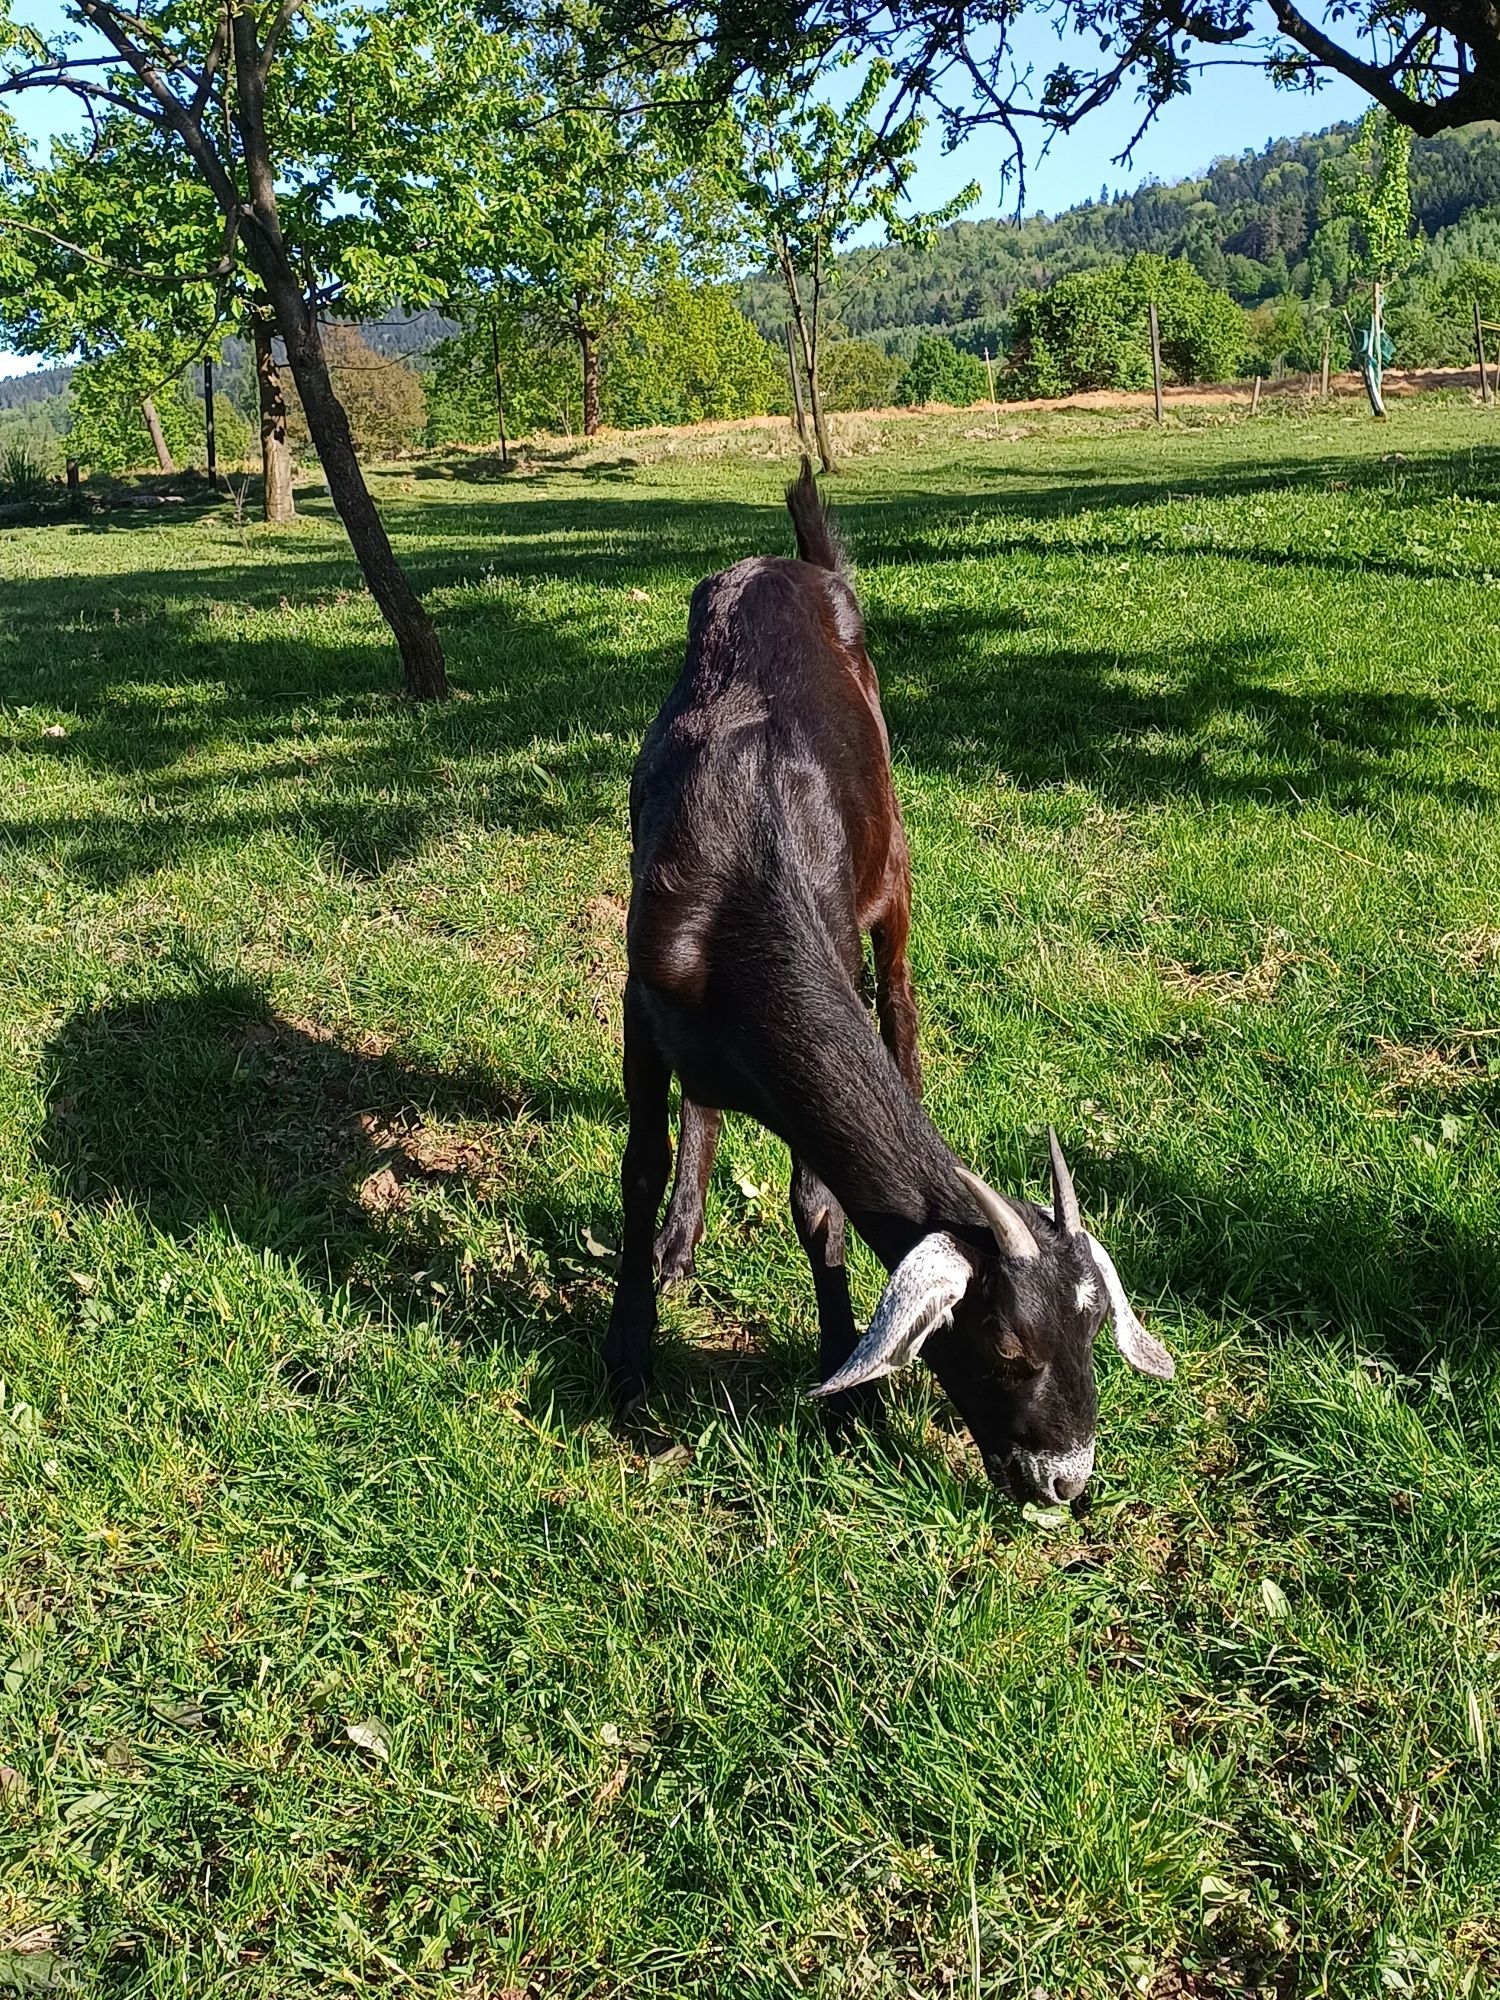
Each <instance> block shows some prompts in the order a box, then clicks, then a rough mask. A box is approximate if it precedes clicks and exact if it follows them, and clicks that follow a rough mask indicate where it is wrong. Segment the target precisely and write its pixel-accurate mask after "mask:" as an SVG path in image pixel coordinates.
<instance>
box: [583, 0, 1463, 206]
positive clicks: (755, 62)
mask: <svg viewBox="0 0 1500 2000" xmlns="http://www.w3.org/2000/svg"><path fill="white" fill-rule="evenodd" d="M603 18H604V24H605V27H606V29H607V35H608V41H607V47H608V48H609V49H611V50H615V49H617V47H618V45H619V44H620V42H621V41H624V42H625V43H627V44H628V45H630V46H633V47H634V48H636V49H637V50H641V49H651V48H656V47H663V46H671V47H673V48H674V49H677V50H679V51H680V49H681V48H682V46H683V43H684V41H685V39H689V38H690V39H691V40H692V42H693V43H694V45H695V46H696V47H698V48H700V49H702V50H703V51H704V52H705V53H706V54H707V56H708V60H709V67H710V69H711V71H712V72H713V74H714V75H715V76H716V77H717V79H718V81H719V84H720V87H721V88H726V89H727V88H728V87H729V86H730V84H731V83H732V82H733V81H734V80H736V79H743V78H745V77H746V76H748V75H753V74H755V73H757V72H760V73H763V72H765V71H766V70H768V69H769V70H771V71H773V72H774V71H775V70H776V69H777V68H778V66H780V67H781V68H782V69H783V70H785V69H786V68H787V67H788V66H789V63H788V56H787V52H788V51H796V52H798V60H799V61H805V59H806V58H805V54H804V52H805V51H806V50H807V49H808V48H809V47H810V46H811V47H815V48H816V49H817V51H818V54H819V56H820V57H822V58H825V59H826V58H828V57H830V56H834V55H844V56H849V57H856V58H859V59H861V60H868V59H870V58H872V57H878V58H879V59H880V60H882V61H884V62H887V63H889V64H890V66H891V71H892V80H893V86H894V92H895V101H896V105H897V110H898V115H899V112H900V111H902V110H906V109H911V108H914V107H916V106H918V105H920V104H924V103H925V104H929V105H934V106H935V107H936V108H937V110H938V113H939V116H940V118H941V121H942V124H943V127H944V132H945V136H946V137H947V138H948V139H950V140H953V139H957V138H958V137H960V136H962V135H963V134H964V133H966V132H972V131H974V130H976V129H978V128H980V127H985V126H989V127H993V128H996V129H998V130H999V131H1000V132H1001V133H1002V134H1003V135H1004V137H1005V139H1006V141H1007V143H1008V145H1009V147H1010V164H1011V166H1012V167H1013V168H1014V169H1015V170H1016V171H1017V172H1018V173H1020V174H1021V175H1022V188H1021V191H1022V192H1023V193H1024V161H1025V150H1026V139H1027V136H1028V134H1034V135H1035V136H1036V137H1037V138H1038V139H1039V140H1042V141H1045V140H1046V139H1048V138H1050V137H1052V136H1054V135H1056V134H1057V133H1060V132H1067V131H1071V130H1072V129H1073V128H1074V127H1075V126H1077V125H1078V124H1079V123H1080V122H1081V121H1082V120H1084V119H1086V118H1087V117H1088V116H1089V114H1090V113H1091V112H1093V111H1095V110H1097V109H1098V108H1099V107H1100V106H1102V105H1104V104H1106V103H1108V102H1109V101H1110V100H1111V99H1112V98H1114V97H1115V96H1116V95H1117V94H1119V93H1120V92H1121V91H1127V92H1133V93H1134V94H1135V95H1136V96H1137V97H1138V99H1139V101H1140V103H1141V107H1142V109H1141V118H1140V124H1139V126H1138V128H1137V131H1136V133H1135V136H1134V138H1133V139H1132V140H1131V141H1130V142H1129V143H1128V144H1127V146H1126V148H1125V151H1124V153H1122V154H1121V155H1120V156H1119V158H1120V159H1121V160H1124V159H1127V158H1128V157H1129V154H1130V152H1131V150H1132V148H1133V146H1134V143H1135V139H1138V138H1139V137H1140V134H1141V132H1142V131H1144V130H1145V128H1146V127H1147V126H1148V125H1149V124H1150V123H1151V121H1152V120H1153V119H1154V118H1155V117H1156V115H1157V113H1158V112H1159V111H1160V110H1161V108H1162V106H1163V105H1165V104H1167V103H1169V102H1170V101H1171V100H1172V99H1174V98H1176V97H1180V96H1182V95H1183V94H1184V93H1186V92H1187V91H1188V90H1189V89H1190V88H1191V86H1192V82H1193V78H1194V76H1195V74H1196V72H1197V70H1198V68H1199V67H1200V66H1201V65H1202V64H1203V63H1204V62H1205V61H1210V60H1211V61H1213V62H1214V63H1215V64H1216V65H1219V66H1222V65H1223V64H1224V63H1225V62H1228V61H1236V60H1238V61H1240V62H1243V63H1245V64H1246V65H1256V66H1261V67H1264V68H1265V69H1266V70H1268V71H1269V73H1270V74H1271V75H1272V77H1273V78H1274V79H1275V80H1276V81H1277V82H1278V83H1279V84H1282V85H1284V86H1287V87H1291V88H1305V89H1308V90H1312V89H1316V88H1317V86H1318V85H1319V83H1321V82H1322V81H1324V80H1325V79H1326V78H1327V77H1328V76H1329V75H1338V76H1343V77H1346V78H1348V79H1349V80H1351V81H1352V82H1354V83H1356V84H1358V85H1359V87H1360V88H1361V89H1362V90H1364V91H1365V92H1367V93H1368V95H1369V96H1370V97H1371V98H1372V99H1373V100H1374V101H1375V102H1376V103H1377V104H1378V105H1379V106H1380V107H1381V108H1382V109H1384V110H1385V111H1387V112H1389V113H1390V115H1391V116H1392V117H1393V118H1394V119H1396V120H1397V121H1398V122H1399V123H1401V124H1402V125H1404V126H1406V127H1408V128H1409V129H1410V130H1411V131H1413V132H1416V133H1420V134H1431V133H1435V132H1441V131H1445V130H1447V129H1450V128H1452V127H1455V126H1460V125H1470V124H1474V123H1476V122H1479V121H1483V120H1486V119H1500V15H1497V12H1496V6H1495V0H1422V4H1420V5H1412V4H1408V3H1407V0H1394V4H1392V0H1321V4H1319V5H1317V6H1314V7H1312V8H1310V9H1308V8H1306V7H1305V0H1304V5H1299V4H1298V0H1266V5H1265V6H1264V8H1258V7H1256V6H1254V5H1253V4H1252V0H1193V4H1191V5H1184V4H1183V0H844V4H843V5H841V6H839V7H838V8H836V9H829V8H826V7H822V6H819V5H815V4H814V0H608V5H607V7H606V11H605V14H604V17H603ZM1039 22H1040V23H1042V24H1050V25H1051V26H1052V27H1054V28H1056V29H1057V30H1058V32H1059V35H1060V36H1062V37H1063V38H1065V41H1066V45H1067V53H1066V54H1065V55H1064V56H1063V57H1062V58H1061V59H1059V60H1058V61H1057V62H1056V63H1055V64H1054V65H1053V66H1052V68H1051V69H1050V70H1048V71H1047V72H1045V73H1044V74H1043V75H1042V76H1041V78H1040V80H1039V81H1038V80H1036V79H1035V76H1034V67H1033V63H1032V60H1031V49H1032V47H1033V46H1034V45H1035V43H1036V41H1037V40H1039V39H1040V37H1039V36H1038V34H1037V25H1038V23H1039ZM1226 51H1227V52H1228V53H1226ZM1018 206H1019V202H1018Z"/></svg>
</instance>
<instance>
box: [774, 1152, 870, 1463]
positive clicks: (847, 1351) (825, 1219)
mask: <svg viewBox="0 0 1500 2000" xmlns="http://www.w3.org/2000/svg"><path fill="white" fill-rule="evenodd" d="M792 1221H793V1222H794V1223H795V1224H796V1228H797V1240H798V1242H799V1243H800V1244H801V1245H802V1248H803V1249H804V1250H805V1251H806V1252H807V1261H808V1263H809V1264H810V1265H811V1267H812V1281H813V1291H814V1293H815V1295H816V1297H817V1301H818V1380H819V1381H820V1382H826V1381H827V1380H828V1378H829V1376H830V1375H835V1374H837V1372H838V1371H839V1369H840V1368H842V1367H843V1365H844V1363H845V1362H846V1361H847V1360H848V1359H849V1356H850V1355H851V1354H852V1353H853V1352H854V1350H855V1348H856V1347H857V1346H858V1345H859V1328H858V1327H857V1326H856V1325H855V1324H854V1307H853V1306H852V1305H851V1304H850V1301H849V1273H848V1271H847V1270H846V1269H845V1266H844V1211H843V1210H842V1209H841V1208H840V1207H839V1205H838V1203H837V1202H836V1201H835V1200H834V1198H833V1196H832V1195H831V1194H830V1193H829V1191H828V1189H827V1188H826V1187H825V1186H824V1185H823V1183H822V1181H820V1180H819V1179H818V1177H817V1175H816V1174H815V1173H813V1171H812V1170H811V1168H809V1167H805V1166H803V1164H802V1162H801V1161H800V1160H797V1159H794V1160H793V1161H792ZM875 1399H876V1392H875V1389H874V1387H873V1385H866V1386H865V1387H863V1388H859V1389H850V1390H847V1391H846V1392H845V1393H844V1394H843V1395H841V1396H833V1397H830V1398H829V1399H828V1400H827V1401H826V1402H825V1403H824V1405H823V1408H824V1410H825V1412H826V1413H827V1415H828V1417H829V1418H830V1420H832V1421H833V1422H834V1424H835V1425H836V1426H842V1425H843V1424H844V1423H847V1421H848V1420H849V1418H851V1417H855V1416H865V1415H868V1413H869V1412H870V1411H871V1410H872V1409H873V1408H874V1407H875Z"/></svg>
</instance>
